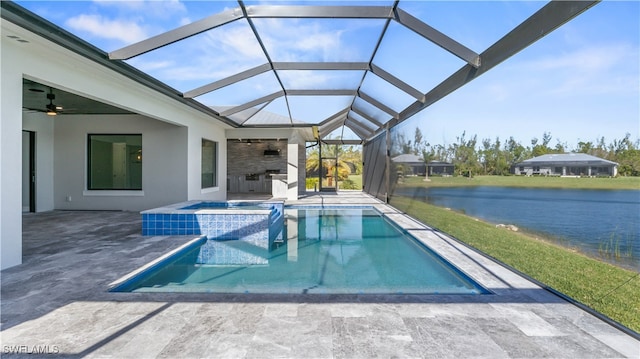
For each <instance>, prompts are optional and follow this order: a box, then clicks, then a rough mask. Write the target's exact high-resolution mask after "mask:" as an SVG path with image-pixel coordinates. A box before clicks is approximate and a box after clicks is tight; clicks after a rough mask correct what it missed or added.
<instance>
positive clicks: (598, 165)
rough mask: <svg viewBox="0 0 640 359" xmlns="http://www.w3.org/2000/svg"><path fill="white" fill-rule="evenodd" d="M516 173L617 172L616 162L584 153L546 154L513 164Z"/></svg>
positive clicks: (550, 174)
mask: <svg viewBox="0 0 640 359" xmlns="http://www.w3.org/2000/svg"><path fill="white" fill-rule="evenodd" d="M514 173H515V174H516V175H527V176H531V175H544V176H612V177H615V176H616V175H617V174H618V164H617V163H616V162H612V161H608V160H605V159H602V158H599V157H595V156H591V155H587V154H585V153H561V154H547V155H542V156H538V157H534V158H530V159H528V160H526V161H522V162H520V163H518V164H516V165H515V167H514Z"/></svg>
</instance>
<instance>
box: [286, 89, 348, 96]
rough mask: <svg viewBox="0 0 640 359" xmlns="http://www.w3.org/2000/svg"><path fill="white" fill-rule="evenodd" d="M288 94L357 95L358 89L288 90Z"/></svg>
mask: <svg viewBox="0 0 640 359" xmlns="http://www.w3.org/2000/svg"><path fill="white" fill-rule="evenodd" d="M286 92H287V96H356V95H357V94H358V93H357V91H356V90H286Z"/></svg>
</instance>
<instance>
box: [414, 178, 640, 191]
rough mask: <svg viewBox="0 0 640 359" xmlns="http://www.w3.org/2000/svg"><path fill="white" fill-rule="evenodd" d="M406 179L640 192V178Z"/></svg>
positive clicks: (446, 183) (437, 183)
mask: <svg viewBox="0 0 640 359" xmlns="http://www.w3.org/2000/svg"><path fill="white" fill-rule="evenodd" d="M429 180H430V181H429V182H425V181H424V177H406V178H404V179H403V182H404V184H405V185H420V186H429V187H461V186H500V187H534V188H574V189H637V190H640V177H616V178H597V177H596V178H571V177H542V176H531V177H526V176H475V177H473V178H471V179H469V178H467V177H462V176H457V177H429Z"/></svg>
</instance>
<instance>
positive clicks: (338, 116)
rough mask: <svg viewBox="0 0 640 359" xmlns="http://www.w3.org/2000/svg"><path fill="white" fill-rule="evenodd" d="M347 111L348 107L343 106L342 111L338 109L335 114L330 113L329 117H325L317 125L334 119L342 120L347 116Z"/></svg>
mask: <svg viewBox="0 0 640 359" xmlns="http://www.w3.org/2000/svg"><path fill="white" fill-rule="evenodd" d="M348 113H349V109H348V108H345V109H344V110H342V111H338V112H336V113H335V114H333V115H331V116H330V117H327V118H326V119H325V120H324V121H322V122H320V124H319V126H324V125H325V124H327V123H329V122H331V121H335V120H336V119H338V120H344V119H345V118H346V117H347V114H348Z"/></svg>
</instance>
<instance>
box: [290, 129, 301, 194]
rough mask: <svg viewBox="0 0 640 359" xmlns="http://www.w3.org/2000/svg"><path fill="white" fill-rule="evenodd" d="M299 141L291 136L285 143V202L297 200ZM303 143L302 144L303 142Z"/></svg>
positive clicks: (294, 136)
mask: <svg viewBox="0 0 640 359" xmlns="http://www.w3.org/2000/svg"><path fill="white" fill-rule="evenodd" d="M299 142H300V139H299V138H298V136H297V135H293V136H291V138H289V141H288V142H287V200H289V201H295V200H297V199H298V186H299V185H300V184H299V183H298V171H300V170H304V169H300V168H298V166H299V164H298V144H299ZM303 143H304V142H303Z"/></svg>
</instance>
